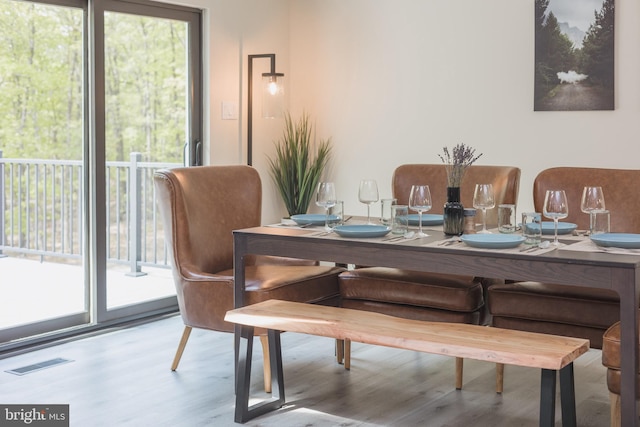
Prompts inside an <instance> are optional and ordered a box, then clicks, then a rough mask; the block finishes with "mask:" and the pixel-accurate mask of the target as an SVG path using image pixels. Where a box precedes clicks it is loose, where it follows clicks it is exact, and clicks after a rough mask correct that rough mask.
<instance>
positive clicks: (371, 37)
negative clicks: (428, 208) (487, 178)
mask: <svg viewBox="0 0 640 427" xmlns="http://www.w3.org/2000/svg"><path fill="white" fill-rule="evenodd" d="M639 13H640V10H639V4H638V2H637V1H635V0H617V1H616V93H615V97H616V109H615V111H585V112H534V111H533V77H534V76H533V55H534V43H533V37H534V28H533V0H526V1H525V0H488V1H482V2H480V1H477V0H449V1H433V0H393V1H391V0H304V1H302V0H292V1H291V11H290V17H291V33H290V43H291V50H290V56H291V82H292V84H291V106H292V109H293V111H301V110H302V109H306V110H307V111H309V112H310V113H312V115H313V117H314V119H315V120H316V121H317V124H318V134H319V136H321V137H328V136H331V137H332V139H333V142H334V147H335V158H334V162H333V165H332V168H331V170H330V178H331V179H332V180H334V181H336V184H337V187H338V192H339V195H340V197H342V198H344V200H345V203H346V210H347V211H348V212H357V213H361V214H364V213H365V212H366V209H365V207H364V205H361V204H359V203H358V201H357V186H358V182H359V180H360V179H361V178H365V177H372V178H375V179H377V180H378V183H379V185H380V187H381V193H384V194H383V195H390V192H391V188H390V180H391V174H392V172H393V170H394V168H395V167H396V166H398V165H400V164H403V163H440V159H439V158H438V156H437V154H438V153H441V150H442V147H443V146H449V147H451V146H453V145H455V144H456V143H459V142H464V143H465V144H467V145H470V146H472V147H474V148H476V150H477V152H482V153H483V154H484V155H483V157H482V158H481V159H480V160H479V162H478V163H479V164H493V165H516V166H519V167H520V168H521V169H522V179H521V187H520V201H519V209H529V208H531V207H532V204H533V202H532V200H531V188H532V183H533V179H534V177H535V175H536V174H537V173H538V172H539V171H541V170H543V169H545V168H548V167H553V166H573V165H575V166H597V167H612V168H638V167H639V165H640V146H639V145H638V144H637V142H636V139H637V136H638V134H639V132H638V130H639V127H640V125H639V124H640V115H639V114H638V113H639V110H640V97H639V93H640V61H639V58H638V56H639V52H640V26H638V25H637V24H638V21H637V16H638V14H639ZM468 185H473V183H468ZM576 208H577V207H576ZM433 212H436V210H435V208H434V210H433Z"/></svg>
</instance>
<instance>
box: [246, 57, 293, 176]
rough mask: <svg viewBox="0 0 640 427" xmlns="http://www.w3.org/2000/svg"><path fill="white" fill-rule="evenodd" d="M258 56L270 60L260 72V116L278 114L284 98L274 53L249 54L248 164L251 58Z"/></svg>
mask: <svg viewBox="0 0 640 427" xmlns="http://www.w3.org/2000/svg"><path fill="white" fill-rule="evenodd" d="M259 58H268V59H269V60H270V61H271V70H270V71H269V72H268V73H262V88H263V90H262V117H263V118H274V117H278V116H280V115H281V114H282V103H283V100H284V85H283V83H284V82H283V80H284V74H283V73H276V54H275V53H265V54H260V55H249V70H248V71H249V72H248V74H249V85H248V87H249V91H248V97H249V99H248V103H247V164H248V165H249V166H251V164H252V162H253V60H254V59H259Z"/></svg>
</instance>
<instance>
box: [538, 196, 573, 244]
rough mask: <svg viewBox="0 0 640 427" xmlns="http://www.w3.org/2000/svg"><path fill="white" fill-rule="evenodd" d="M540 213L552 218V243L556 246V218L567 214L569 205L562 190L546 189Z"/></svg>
mask: <svg viewBox="0 0 640 427" xmlns="http://www.w3.org/2000/svg"><path fill="white" fill-rule="evenodd" d="M542 213H543V214H544V216H546V217H547V218H551V219H553V225H554V237H553V244H554V245H556V246H558V245H559V243H558V220H559V219H563V218H566V217H568V216H569V205H568V203H567V195H566V194H565V192H564V190H547V193H546V194H545V196H544V207H543V210H542Z"/></svg>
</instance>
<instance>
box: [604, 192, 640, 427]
mask: <svg viewBox="0 0 640 427" xmlns="http://www.w3.org/2000/svg"><path fill="white" fill-rule="evenodd" d="M605 200H606V199H605ZM602 364H603V365H604V366H606V368H607V388H608V389H609V396H610V399H611V427H620V426H621V425H622V423H621V419H620V418H621V415H620V389H621V386H620V385H621V384H620V381H621V372H620V322H616V323H614V324H613V325H612V326H611V327H610V328H609V329H607V331H606V332H605V333H604V335H603V337H602ZM636 387H638V389H640V378H638V380H637V382H636Z"/></svg>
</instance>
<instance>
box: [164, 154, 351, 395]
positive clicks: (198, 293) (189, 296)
mask: <svg viewBox="0 0 640 427" xmlns="http://www.w3.org/2000/svg"><path fill="white" fill-rule="evenodd" d="M154 184H155V188H156V193H157V198H158V204H159V208H160V212H161V215H162V219H163V224H164V235H165V240H166V242H165V243H166V246H167V248H168V252H169V258H170V260H171V267H172V271H173V277H174V282H175V286H176V293H177V297H178V306H179V308H180V315H181V316H182V320H183V322H184V325H185V327H184V332H183V334H182V338H181V340H180V343H179V345H178V349H177V351H176V355H175V358H174V360H173V364H172V366H171V369H172V370H176V369H177V367H178V363H179V362H180V358H181V357H182V353H183V351H184V348H185V346H186V344H187V340H188V339H189V335H190V333H191V330H192V328H202V329H209V330H214V331H223V332H232V331H233V330H234V326H233V325H232V324H230V323H227V322H225V321H224V320H223V318H224V315H225V313H226V312H227V311H228V310H231V309H233V308H234V304H233V293H234V283H233V235H232V231H233V230H236V229H243V228H249V227H255V226H259V225H260V221H261V209H262V184H261V180H260V176H259V175H258V173H257V171H256V170H255V169H253V168H251V167H249V166H201V167H190V168H178V169H172V170H160V171H157V172H156V173H155V175H154ZM342 271H344V269H342V268H338V267H331V266H320V265H318V263H317V262H316V261H305V260H294V259H288V258H276V257H253V258H252V259H251V260H247V267H246V273H245V274H246V301H247V304H254V303H257V302H260V301H264V300H268V299H281V300H289V301H296V302H307V303H318V304H327V305H338V301H339V290H338V274H340V273H341V272H342ZM261 342H262V348H263V358H264V360H265V361H266V362H267V363H264V377H265V390H266V391H270V390H271V379H270V378H271V374H270V365H269V363H268V361H269V355H268V345H267V340H266V335H262V336H261Z"/></svg>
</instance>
